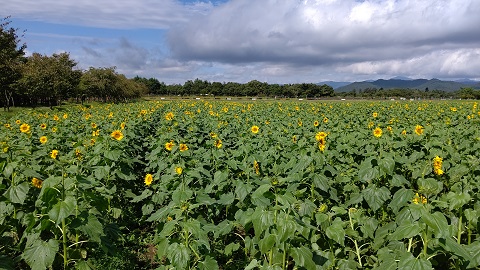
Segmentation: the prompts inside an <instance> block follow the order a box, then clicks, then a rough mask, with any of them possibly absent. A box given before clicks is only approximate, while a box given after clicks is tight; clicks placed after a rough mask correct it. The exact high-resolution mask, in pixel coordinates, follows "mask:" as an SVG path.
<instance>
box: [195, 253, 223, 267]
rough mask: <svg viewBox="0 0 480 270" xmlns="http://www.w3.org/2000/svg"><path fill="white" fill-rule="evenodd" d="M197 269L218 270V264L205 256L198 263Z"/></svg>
mask: <svg viewBox="0 0 480 270" xmlns="http://www.w3.org/2000/svg"><path fill="white" fill-rule="evenodd" d="M198 268H199V269H200V270H218V269H219V268H218V263H217V261H216V260H215V259H213V258H212V257H210V256H205V259H203V261H201V262H199V263H198Z"/></svg>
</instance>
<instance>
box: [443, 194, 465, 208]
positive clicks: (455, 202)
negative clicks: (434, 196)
mask: <svg viewBox="0 0 480 270" xmlns="http://www.w3.org/2000/svg"><path fill="white" fill-rule="evenodd" d="M447 199H448V206H449V207H448V208H449V209H450V210H453V209H458V208H461V207H462V206H464V205H465V204H467V203H469V202H470V200H471V197H470V194H468V193H466V192H462V193H460V194H457V193H454V192H449V193H448V194H447Z"/></svg>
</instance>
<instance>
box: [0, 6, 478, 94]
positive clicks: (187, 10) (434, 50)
mask: <svg viewBox="0 0 480 270" xmlns="http://www.w3.org/2000/svg"><path fill="white" fill-rule="evenodd" d="M1 6H2V7H1V9H0V16H1V17H5V16H9V15H10V16H11V20H12V26H14V27H18V28H19V29H26V30H27V31H26V33H25V36H24V38H23V41H24V42H26V43H27V46H28V48H27V50H28V53H32V52H38V53H41V54H46V55H51V54H53V53H60V52H68V53H70V56H71V58H73V59H75V60H76V61H77V62H78V65H79V67H80V68H82V69H87V68H89V67H91V66H92V67H111V66H116V67H117V71H118V72H119V73H122V74H125V75H127V76H128V77H134V76H136V75H139V76H142V77H147V78H150V77H155V78H158V79H159V80H160V81H163V82H165V83H167V84H171V83H184V82H185V81H187V80H194V79H195V78H200V79H202V80H208V81H219V82H228V81H235V82H241V83H243V82H248V81H250V80H254V79H255V80H259V81H264V82H269V83H298V82H320V81H327V80H332V81H361V80H368V79H380V78H383V79H388V78H391V77H395V76H406V77H410V78H427V79H430V78H440V79H452V80H453V79H461V78H469V79H475V80H480V27H479V25H480V16H479V14H480V1H479V0H216V1H215V0H210V1H208V0H204V1H202V0H135V1H134V0H128V1H127V0H75V1H74V0H65V1H57V0H22V1H18V0H2V3H1Z"/></svg>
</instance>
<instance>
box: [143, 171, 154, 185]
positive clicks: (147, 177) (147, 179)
mask: <svg viewBox="0 0 480 270" xmlns="http://www.w3.org/2000/svg"><path fill="white" fill-rule="evenodd" d="M152 181H153V176H152V174H150V173H147V175H145V185H147V186H150V185H151V184H152Z"/></svg>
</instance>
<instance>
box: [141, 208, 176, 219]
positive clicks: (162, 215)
mask: <svg viewBox="0 0 480 270" xmlns="http://www.w3.org/2000/svg"><path fill="white" fill-rule="evenodd" d="M170 210H171V209H170V207H162V208H160V209H158V210H157V211H156V212H155V213H153V214H152V215H151V216H150V217H149V218H148V219H147V222H152V221H165V219H166V217H167V215H168V213H170Z"/></svg>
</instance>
